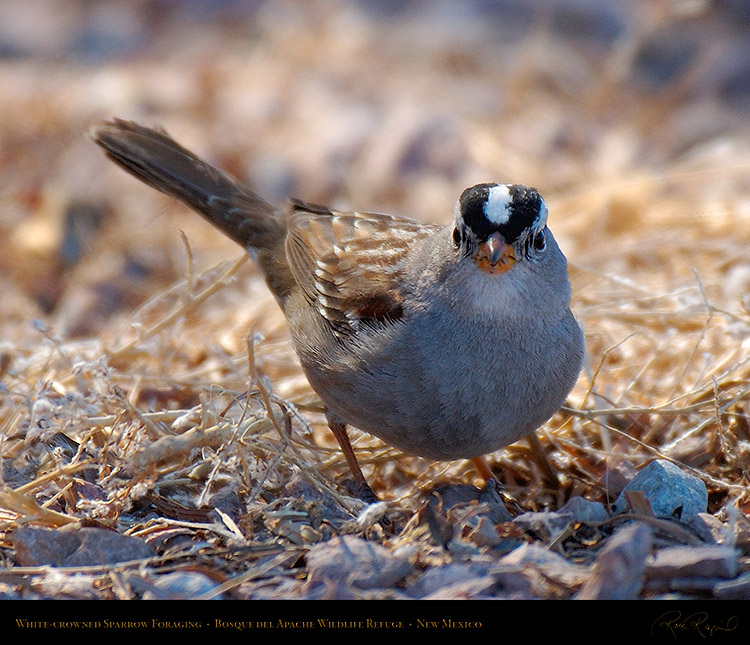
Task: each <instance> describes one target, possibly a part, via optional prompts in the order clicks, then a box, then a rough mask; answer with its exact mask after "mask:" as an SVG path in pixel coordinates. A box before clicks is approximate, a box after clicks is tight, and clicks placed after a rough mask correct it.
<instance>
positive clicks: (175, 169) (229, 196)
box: [90, 119, 285, 255]
mask: <svg viewBox="0 0 750 645" xmlns="http://www.w3.org/2000/svg"><path fill="white" fill-rule="evenodd" d="M90 137H91V139H92V140H93V141H94V142H95V143H96V144H98V145H99V146H101V147H102V148H103V149H104V151H105V153H106V154H107V156H108V157H109V158H110V159H112V160H113V161H114V162H115V163H117V164H118V165H120V166H121V167H122V168H124V169H125V170H127V171H128V172H129V173H130V174H132V175H134V176H135V177H137V178H138V179H140V180H141V181H143V182H144V183H146V184H148V185H149V186H152V187H153V188H156V189H157V190H159V191H161V192H163V193H165V194H167V195H169V196H171V197H174V198H176V199H178V200H180V201H182V202H184V203H185V204H186V205H188V206H189V207H190V208H192V209H193V210H195V211H197V212H198V213H200V214H201V215H202V216H203V217H205V218H206V219H207V220H208V221H209V222H211V223H212V224H213V225H214V226H216V227H218V228H219V229H220V230H221V231H223V232H224V233H225V234H226V235H227V236H229V237H230V238H231V239H233V240H234V241H235V242H237V243H239V244H241V245H242V246H243V247H245V248H246V249H247V250H248V251H250V252H252V253H253V255H256V253H255V252H257V251H258V250H266V251H271V250H274V249H278V248H279V247H280V246H281V245H282V244H283V240H284V235H285V223H284V221H283V219H281V218H280V217H279V216H278V215H277V214H276V209H275V208H274V207H273V206H272V205H271V204H269V203H268V202H267V201H265V200H264V199H263V198H261V197H260V196H258V195H256V194H255V193H254V192H252V191H251V190H249V189H247V188H245V187H244V186H243V185H242V184H241V183H240V182H239V181H238V180H237V179H235V178H234V177H232V176H231V175H229V174H228V173H226V172H224V171H222V170H219V169H218V168H216V167H214V166H212V165H211V164H208V163H206V162H205V161H202V160H201V159H199V158H198V157H197V156H196V155H194V154H193V153H192V152H190V151H189V150H188V149H186V148H184V147H182V146H181V145H179V144H178V143H177V142H176V141H174V140H173V139H172V138H171V137H170V136H169V135H168V134H166V132H163V131H159V130H153V129H151V128H147V127H144V126H142V125H139V124H137V123H134V122H132V121H124V120H121V119H113V120H112V121H107V122H105V123H104V124H102V125H100V126H97V127H95V128H93V129H92V130H91V132H90Z"/></svg>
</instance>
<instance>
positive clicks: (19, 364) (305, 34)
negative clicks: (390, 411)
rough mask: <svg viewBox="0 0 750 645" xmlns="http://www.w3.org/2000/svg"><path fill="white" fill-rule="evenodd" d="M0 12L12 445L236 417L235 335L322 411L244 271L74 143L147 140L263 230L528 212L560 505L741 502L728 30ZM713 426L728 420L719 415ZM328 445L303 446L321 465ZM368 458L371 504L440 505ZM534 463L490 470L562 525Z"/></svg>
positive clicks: (620, 17)
mask: <svg viewBox="0 0 750 645" xmlns="http://www.w3.org/2000/svg"><path fill="white" fill-rule="evenodd" d="M0 9H1V12H0V15H2V20H1V21H0V87H2V92H1V93H0V114H2V117H3V118H2V120H1V121H0V177H1V179H0V294H1V295H0V303H1V304H0V311H1V313H0V379H2V381H0V394H2V393H11V394H12V395H11V396H8V397H6V398H5V399H4V403H3V407H2V408H0V412H2V419H3V421H2V423H3V424H5V427H6V433H10V434H13V433H16V434H17V436H19V437H22V436H25V437H26V442H27V443H28V445H30V446H31V445H33V442H31V438H32V437H31V436H30V435H26V434H25V432H26V428H27V427H28V426H27V424H28V423H30V421H29V419H32V420H33V419H35V418H38V416H34V415H38V413H37V412H35V411H34V410H35V409H36V408H38V407H39V405H41V404H42V403H44V405H50V406H52V409H55V410H57V412H56V414H60V415H68V417H69V435H70V436H76V437H78V440H81V438H80V436H79V433H80V432H81V431H82V430H81V428H82V427H87V426H86V423H88V424H89V425H90V424H92V423H95V422H94V421H93V420H90V421H87V422H86V423H84V425H83V426H82V425H81V422H80V418H81V416H80V415H84V416H85V418H87V419H88V418H89V417H92V415H93V417H95V418H96V419H102V420H104V421H106V419H107V418H109V417H107V415H114V416H115V417H117V418H119V415H120V414H121V413H122V412H123V409H125V410H129V409H130V408H129V407H127V406H128V405H138V406H141V409H148V410H160V409H171V410H182V409H191V408H193V407H194V406H197V405H198V403H199V402H200V401H203V400H204V399H205V396H207V394H206V392H207V391H208V390H207V389H206V388H209V387H213V385H214V384H218V385H219V386H221V387H224V388H226V390H227V391H232V392H240V393H241V392H244V391H246V390H247V388H248V381H249V378H250V375H249V371H248V344H247V341H246V336H247V334H248V332H257V333H259V334H262V335H263V338H264V341H263V342H262V343H260V344H258V346H257V347H256V351H255V354H254V356H253V358H254V360H255V361H256V363H257V366H259V367H260V368H262V369H263V371H264V373H266V374H268V375H269V376H270V377H271V380H272V382H273V387H274V391H275V392H276V393H277V394H278V395H279V396H281V397H284V398H285V400H288V401H291V402H293V403H294V405H296V406H299V407H301V408H304V407H305V406H306V405H307V404H310V406H313V407H314V397H313V396H312V393H311V391H310V390H309V387H308V386H307V385H306V382H305V380H304V378H303V376H302V374H301V372H300V370H299V368H298V367H297V365H296V359H295V357H294V354H293V352H292V350H291V347H290V345H289V342H288V334H287V330H286V325H285V322H284V320H283V318H282V316H281V314H280V312H279V310H278V308H277V307H276V305H275V303H274V301H273V299H272V297H271V296H270V295H269V294H268V291H267V290H266V288H265V286H264V284H263V282H262V280H261V279H260V278H259V276H258V275H257V273H256V271H255V269H254V267H253V266H252V265H251V263H250V262H247V263H245V264H244V265H242V266H237V267H236V268H235V269H232V270H231V271H230V273H231V276H230V277H228V278H227V279H222V278H220V276H221V275H222V273H223V272H225V271H227V267H228V266H230V265H231V263H232V262H236V261H237V260H238V259H239V258H241V257H243V252H242V250H241V249H239V248H237V247H236V246H235V245H234V244H233V243H231V242H229V241H228V240H225V239H224V238H222V236H221V235H220V234H219V233H217V232H215V231H214V230H213V229H212V228H211V227H210V226H209V225H208V224H206V223H205V222H203V221H202V220H201V219H200V218H199V217H197V216H196V215H194V214H192V213H189V212H188V211H187V210H186V209H185V208H184V207H182V206H180V205H179V204H176V203H175V202H173V201H170V200H168V199H166V198H165V197H163V196H162V195H160V194H158V193H156V192H155V191H153V190H151V189H149V188H147V187H145V186H143V185H142V184H140V183H139V182H137V181H136V180H134V179H133V178H131V177H129V176H127V175H126V174H125V173H124V172H122V171H121V170H120V169H118V168H116V167H115V166H114V165H113V164H112V163H110V162H109V161H107V160H105V158H104V157H103V155H102V154H101V153H100V151H99V150H98V149H97V148H96V147H95V146H94V145H93V144H92V143H91V142H90V141H88V140H87V138H86V132H87V131H88V129H89V128H90V127H91V126H92V125H93V124H95V123H98V122H100V121H101V120H103V119H107V118H111V117H120V118H127V119H136V120H138V121H141V122H143V123H145V124H148V125H158V126H161V127H164V128H165V129H167V130H168V131H169V132H170V133H171V134H172V135H173V136H174V137H175V138H176V139H177V140H178V141H180V142H181V143H182V144H184V145H185V146H187V147H189V148H191V149H193V150H195V151H196V152H197V153H199V154H200V155H202V156H204V157H206V158H207V159H209V160H211V161H213V162H214V163H216V164H218V165H220V166H221V167H223V168H225V169H227V170H229V171H230V172H232V173H233V174H235V175H236V176H238V177H240V178H241V179H243V180H244V181H246V182H247V183H248V184H249V185H250V186H251V187H253V188H254V189H255V190H257V191H258V192H259V193H260V194H262V195H263V196H264V197H265V198H266V199H269V200H275V201H279V202H281V201H283V200H284V199H286V198H288V197H299V198H302V199H305V200H308V201H312V202H318V203H324V204H330V205H333V206H336V207H340V208H356V209H362V210H375V211H388V212H397V213H402V214H406V215H411V216H413V217H416V218H420V219H424V220H429V221H436V222H445V223H448V222H449V221H450V220H451V217H452V207H453V204H454V203H455V200H456V199H457V197H458V195H459V194H460V193H461V191H462V190H463V189H464V188H465V187H467V186H469V185H472V184H474V183H477V182H483V181H497V182H509V183H524V184H528V185H532V186H535V187H537V188H538V189H539V190H540V192H541V193H542V194H543V195H544V196H545V199H546V201H547V202H548V204H549V207H550V219H549V222H550V227H551V228H552V230H553V231H554V232H555V235H556V237H557V239H558V241H559V242H560V245H561V247H562V248H563V250H564V252H565V253H566V255H567V256H568V258H569V260H570V275H571V280H572V283H573V291H574V299H573V308H574V312H575V313H576V315H577V316H578V318H579V319H580V321H581V323H582V324H583V326H584V328H585V332H586V342H587V349H588V355H587V360H586V365H585V369H584V372H583V375H582V378H581V380H580V382H579V384H578V387H577V388H576V389H575V390H574V392H573V393H572V395H571V399H570V405H571V406H573V408H575V409H577V410H578V416H576V417H575V418H574V419H572V418H571V417H569V416H568V417H566V416H565V415H559V416H558V417H556V418H555V419H553V421H551V422H550V424H548V425H547V426H546V430H543V431H540V436H541V437H542V440H543V443H544V446H545V449H547V450H548V452H549V453H550V454H551V456H552V458H553V460H554V461H555V463H556V465H557V467H558V468H560V469H561V470H564V471H566V472H567V476H568V477H569V478H568V479H567V480H566V481H567V483H566V486H567V488H566V489H565V491H566V492H565V496H570V495H573V494H584V495H586V496H588V497H596V496H598V495H601V496H602V499H609V498H610V497H611V496H612V494H613V493H616V492H617V489H618V485H617V481H618V479H617V478H618V476H619V477H620V479H619V482H620V484H619V485H622V483H623V482H624V481H627V480H628V479H629V478H630V477H632V474H633V472H634V470H633V468H634V465H639V464H642V463H644V462H645V461H648V460H649V459H651V458H653V456H654V451H655V449H658V450H659V451H660V453H659V454H661V455H666V456H668V457H669V458H671V459H675V460H680V463H683V464H686V465H688V466H691V467H695V468H698V467H700V468H705V469H707V470H706V472H710V473H711V476H712V477H713V480H712V481H713V485H714V487H715V490H714V493H715V495H716V497H715V498H712V499H714V503H715V506H714V507H713V508H718V507H719V506H720V505H721V504H722V503H724V502H725V501H726V499H727V498H726V495H727V494H728V491H731V490H734V489H732V486H735V485H736V484H737V482H741V481H745V482H746V475H745V473H746V466H745V464H746V463H747V453H748V446H750V422H748V415H747V413H746V409H745V406H746V403H745V402H746V400H747V397H748V392H747V391H746V390H747V388H745V387H744V386H743V383H744V384H746V383H747V382H748V378H749V376H748V367H747V365H748V356H750V257H749V255H748V248H750V137H749V136H748V135H749V128H748V124H749V123H750V4H748V2H747V1H746V0H713V1H711V0H641V1H639V0H627V1H625V0H599V1H598V2H587V1H583V0H546V1H544V2H524V1H521V0H461V1H460V2H459V1H455V2H453V1H448V0H431V1H429V2H428V1H426V0H388V1H377V2H375V1H365V0H360V1H355V0H351V1H348V2H344V1H339V2H336V1H333V0H317V1H316V2H307V1H302V0H247V1H239V0H213V1H207V0H206V1H198V0H195V1H189V0H183V1H179V2H178V1H176V0H133V1H129V2H117V1H105V0H103V1H101V2H90V1H83V0H81V1H76V0H65V1H55V0H0ZM225 262H229V263H230V265H227V264H222V263H225ZM215 266H218V268H217V269H215V270H214V269H213V267H215ZM217 272H218V273H217ZM206 285H209V287H210V292H211V293H212V295H211V296H210V298H209V299H208V300H206V301H205V302H203V299H204V296H207V295H208V293H209V292H202V291H201V289H203V288H204V287H205V286H206ZM211 285H214V286H213V287H211ZM213 292H215V293H213ZM201 293H202V294H203V295H201V296H200V297H198V296H197V294H201ZM53 350H54V351H53ZM50 352H52V353H50ZM81 362H83V363H85V364H86V365H88V366H89V368H91V370H92V371H90V373H89V375H90V377H91V378H92V379H93V381H92V383H91V384H90V385H89V386H86V387H84V385H83V383H84V381H85V379H84V380H83V381H82V380H81V379H82V378H83V377H82V372H81V371H80V364H81ZM251 363H252V361H251ZM92 366H93V367H92ZM97 366H98V367H97ZM102 366H103V367H102ZM100 368H101V369H100ZM102 370H103V371H102ZM251 371H252V370H251ZM92 374H93V375H94V376H91V375H92ZM97 374H98V375H99V376H98V377H97V376H96V375H97ZM2 388H5V389H2ZM743 388H744V389H743ZM97 392H99V394H96V393H97ZM79 395H80V396H81V397H82V398H81V399H80V400H78V399H76V397H77V396H79ZM123 396H125V397H127V405H126V406H125V408H123V407H122V406H123V405H125V404H124V403H123V401H124V400H125V399H123ZM14 397H15V398H14ZM49 397H52V398H49ZM61 397H63V398H61ZM113 397H114V398H113ZM721 397H728V398H727V399H721ZM714 399H715V401H716V404H715V405H714ZM719 400H728V401H731V402H733V403H732V405H735V407H734V408H726V407H724V408H721V410H723V411H724V412H722V413H721V414H719V413H718V412H717V410H718V409H719V408H718V406H719V403H718V402H719ZM19 401H23V402H24V406H25V407H23V408H18V407H17V405H16V404H17V403H18V402H19ZM45 401H46V402H47V403H45ZM50 401H51V403H50ZM74 401H78V403H76V404H75V405H73V402H74ZM61 402H62V403H61ZM727 405H729V404H728V403H727ZM33 406H36V407H35V408H34V407H33ZM66 406H70V409H67V410H66V409H65V408H66ZM76 406H80V409H79V408H78V407H76ZM659 406H666V407H665V409H666V410H667V411H666V412H663V411H659V409H660V408H659ZM674 406H684V408H680V410H682V412H680V413H679V414H678V413H675V409H676V408H675V407H674ZM223 407H224V404H221V405H219V407H218V408H217V413H218V412H220V411H221V409H222V408H223ZM27 408H28V409H27ZM657 408H659V409H657ZM606 410H615V412H606ZM634 411H635V412H634ZM646 411H649V413H647V412H646ZM650 412H652V414H651V413H650ZM128 414H129V413H128ZM93 417H92V418H93ZM66 418H67V417H66ZM170 418H171V417H170ZM307 418H308V419H309V418H311V417H307ZM104 421H101V423H104ZM321 421H322V419H321V418H320V417H318V422H317V425H315V423H314V425H315V427H316V428H317V429H318V430H320V431H321V432H322V434H321V435H320V437H319V440H318V444H319V445H322V444H325V443H326V442H328V443H330V441H329V440H330V437H329V436H328V434H327V432H326V431H325V424H324V423H322V422H321ZM96 423H99V421H96ZM52 427H55V426H54V424H53V426H52ZM134 427H136V430H134V432H135V435H134V436H138V437H140V439H139V440H141V441H145V437H146V436H147V434H144V433H143V432H141V431H140V430H137V424H136V425H135V426H134ZM730 431H731V432H730ZM727 432H730V434H726V433H727ZM360 438H361V437H360ZM372 441H374V440H372ZM375 444H376V445H379V444H377V442H375ZM355 445H361V444H357V443H355ZM381 449H382V450H381V451H380V452H373V451H372V450H368V451H367V453H366V454H367V458H366V459H365V460H364V464H365V468H366V470H367V471H368V478H369V479H370V483H371V484H373V486H374V487H375V488H376V490H395V489H396V488H397V487H398V486H401V485H403V486H406V487H407V489H408V490H413V489H412V488H409V487H410V486H412V485H413V483H414V482H415V481H416V482H417V486H420V485H424V484H425V483H427V482H430V481H433V480H434V479H435V478H439V475H440V473H439V472H438V471H437V470H435V469H436V468H438V466H435V465H433V466H430V467H429V468H430V469H432V470H429V469H427V467H426V466H425V465H424V462H423V461H419V460H416V461H404V460H403V459H401V460H395V461H394V460H393V458H392V457H393V453H392V452H389V449H387V448H383V447H382V446H381ZM282 450H283V449H282ZM331 454H337V453H336V452H335V450H334V452H333V453H331ZM573 455H575V462H574V463H573V464H572V465H571V462H570V461H569V460H570V459H571V458H572V456H573ZM618 455H620V456H623V457H622V458H620V457H618ZM525 457H526V454H525V453H524V452H523V447H522V444H521V448H519V447H517V446H516V447H513V448H510V449H508V450H507V451H503V452H501V453H499V454H498V455H496V456H495V459H496V460H500V461H501V466H502V468H503V471H504V472H505V473H510V474H506V475H505V477H506V479H505V480H504V483H505V484H506V486H507V487H508V488H509V490H511V492H512V493H513V494H516V495H518V496H519V499H521V496H528V499H529V500H530V501H529V503H530V504H542V503H549V504H555V503H556V502H555V500H558V501H559V499H560V496H561V493H560V492H559V491H556V490H552V491H548V492H546V493H543V492H541V491H540V490H539V489H538V488H537V489H533V488H530V487H529V486H530V482H538V481H539V477H538V475H537V474H535V473H538V471H537V470H535V469H536V466H534V465H533V463H531V462H530V461H528V459H525ZM196 458H199V459H203V456H201V455H198V457H196ZM339 461H340V460H339ZM326 463H327V464H328V465H329V466H330V465H331V464H334V466H335V462H334V461H332V460H331V459H329V460H328V461H327V462H326ZM409 464H411V465H412V466H414V467H413V468H412V470H411V471H409V472H407V471H408V469H409V468H410V467H411V466H410V465H409ZM415 464H416V465H415ZM441 467H442V466H441ZM371 468H375V469H376V473H375V474H373V473H371V470H370V469H371ZM334 469H335V468H334ZM398 469H402V470H403V472H401V471H399V470H398ZM404 469H405V470H404ZM618 469H620V470H619V471H618ZM338 472H339V473H345V467H342V466H341V465H340V464H339V467H338ZM618 472H620V475H618V474H617V473H618ZM404 473H406V474H404ZM467 476H468V477H469V478H471V477H472V475H467ZM457 477H458V475H457V474H456V473H453V475H451V476H450V479H451V480H452V481H455V479H456V478H457ZM415 478H417V479H415ZM419 478H421V480H420V479H419ZM420 481H421V483H420ZM717 482H723V483H721V484H719V483H717ZM248 486H249V487H251V488H252V486H254V484H252V483H250V484H248ZM514 486H515V488H514ZM544 495H547V497H544ZM545 500H546V501H545Z"/></svg>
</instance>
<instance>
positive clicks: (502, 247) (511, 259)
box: [474, 233, 516, 273]
mask: <svg viewBox="0 0 750 645" xmlns="http://www.w3.org/2000/svg"><path fill="white" fill-rule="evenodd" d="M474 262H476V264H477V266H478V267H479V268H480V269H482V271H486V272H487V273H504V272H505V271H507V270H508V269H510V268H511V267H512V266H513V265H514V264H515V263H516V258H515V256H514V255H513V247H512V246H509V245H508V244H506V243H505V240H503V236H502V235H500V233H493V234H492V235H490V236H489V237H488V238H487V241H486V242H482V243H481V244H480V245H479V248H478V249H477V252H476V253H475V254H474Z"/></svg>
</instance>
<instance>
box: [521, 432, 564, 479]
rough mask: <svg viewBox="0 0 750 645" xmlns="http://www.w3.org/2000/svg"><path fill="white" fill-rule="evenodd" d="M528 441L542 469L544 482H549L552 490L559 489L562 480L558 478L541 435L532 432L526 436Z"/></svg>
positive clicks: (532, 454)
mask: <svg viewBox="0 0 750 645" xmlns="http://www.w3.org/2000/svg"><path fill="white" fill-rule="evenodd" d="M526 441H527V443H528V444H529V448H531V456H532V458H533V459H534V461H535V462H536V465H537V466H539V469H540V470H541V471H542V476H543V477H544V483H545V484H547V486H549V487H550V488H551V489H552V490H557V489H558V488H560V480H559V479H558V478H557V472H555V468H554V466H553V465H552V463H551V462H550V460H549V459H548V457H547V455H546V453H545V452H544V447H543V446H542V444H541V442H540V441H539V437H537V436H536V433H534V432H532V433H531V434H530V435H528V436H527V437H526Z"/></svg>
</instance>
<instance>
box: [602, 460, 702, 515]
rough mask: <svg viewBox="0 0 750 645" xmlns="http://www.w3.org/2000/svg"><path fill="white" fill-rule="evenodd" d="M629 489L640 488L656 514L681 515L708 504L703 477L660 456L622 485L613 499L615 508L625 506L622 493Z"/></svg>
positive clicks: (621, 508)
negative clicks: (618, 493) (615, 498)
mask: <svg viewBox="0 0 750 645" xmlns="http://www.w3.org/2000/svg"><path fill="white" fill-rule="evenodd" d="M630 491H640V492H642V493H643V494H644V495H645V496H646V498H647V499H648V501H649V504H651V510H652V511H653V512H654V515H656V516H657V517H669V518H677V519H679V518H685V517H686V516H690V515H697V514H698V513H705V512H706V507H707V505H708V490H707V489H706V485H705V484H704V483H703V481H702V480H701V479H699V478H698V477H695V476H694V475H691V474H690V473H687V472H685V471H684V470H682V469H681V468H680V467H679V466H676V465H675V464H673V463H672V462H671V461H666V460H663V459H658V460H656V461H652V462H651V463H650V464H649V465H648V466H646V467H645V468H644V469H643V470H641V472H639V473H638V474H637V475H636V476H635V477H634V478H633V480H632V481H631V482H630V483H629V484H628V485H627V486H625V488H624V489H623V490H622V492H621V493H620V496H619V497H618V498H617V501H616V502H615V511H616V512H618V513H622V512H624V511H627V510H628V508H629V506H628V503H627V500H626V499H625V493H626V492H630Z"/></svg>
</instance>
